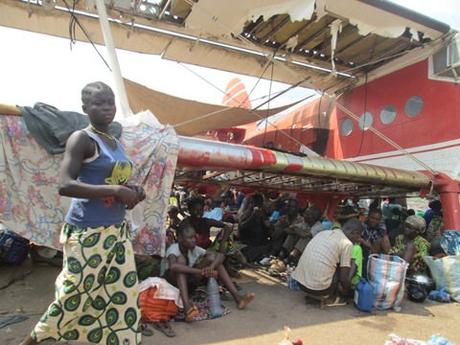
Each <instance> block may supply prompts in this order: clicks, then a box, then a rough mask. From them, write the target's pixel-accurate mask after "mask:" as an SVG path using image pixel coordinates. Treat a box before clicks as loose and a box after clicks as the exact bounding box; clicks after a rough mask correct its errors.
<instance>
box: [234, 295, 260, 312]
mask: <svg viewBox="0 0 460 345" xmlns="http://www.w3.org/2000/svg"><path fill="white" fill-rule="evenodd" d="M254 298H256V295H255V294H254V293H248V294H246V295H244V296H243V298H241V300H240V301H239V302H238V309H240V310H241V309H244V308H246V307H247V305H248V304H249V303H251V302H252V301H253V300H254Z"/></svg>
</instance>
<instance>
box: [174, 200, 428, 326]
mask: <svg viewBox="0 0 460 345" xmlns="http://www.w3.org/2000/svg"><path fill="white" fill-rule="evenodd" d="M224 204H225V203H224V202H220V201H219V202H217V203H213V202H210V201H207V200H205V199H203V198H201V197H200V196H192V197H191V198H189V199H188V201H187V208H188V214H186V213H185V212H183V211H182V210H181V208H180V207H177V206H172V207H170V211H169V230H168V231H169V233H170V236H169V240H168V244H169V247H168V249H167V252H166V259H167V261H168V264H167V271H166V277H167V279H168V280H169V281H170V282H171V283H173V284H174V285H176V286H177V287H178V288H179V290H180V293H181V296H182V298H183V301H184V305H185V309H186V312H187V316H188V317H189V318H190V319H191V318H192V317H193V313H194V306H193V305H191V303H190V302H189V293H188V290H189V288H190V287H191V286H196V285H197V284H198V283H199V280H200V278H207V277H218V278H219V281H220V282H221V284H222V285H224V286H225V288H226V289H227V290H228V291H229V292H230V293H231V295H232V296H233V298H234V300H235V302H236V303H237V305H238V307H239V308H244V307H246V305H247V304H248V303H250V302H251V301H252V300H253V299H254V297H255V296H254V295H253V294H250V293H249V294H246V295H240V294H239V293H238V290H237V289H236V287H235V285H234V283H233V282H232V280H231V278H230V275H229V273H231V272H230V271H228V269H230V268H229V267H228V266H227V265H226V258H227V256H228V255H230V254H231V253H232V252H233V250H234V249H235V248H237V251H239V250H240V249H241V252H242V253H243V254H244V261H245V262H256V263H258V262H260V263H263V262H264V261H265V262H267V261H269V260H270V259H268V258H277V260H281V261H283V262H284V263H285V264H287V265H291V266H293V267H294V266H296V268H295V270H294V272H293V273H292V277H293V278H294V279H295V280H297V281H298V282H299V283H300V287H301V288H302V289H303V290H304V291H305V292H307V294H309V295H313V296H334V295H336V294H337V293H339V292H340V294H343V295H344V296H347V295H349V294H350V292H351V291H352V288H353V285H355V284H356V283H357V282H359V279H360V277H362V276H364V277H365V276H366V267H367V260H368V257H369V255H370V254H375V253H377V254H378V253H384V254H392V255H398V256H400V257H401V258H403V259H404V260H405V261H406V262H408V263H409V268H408V274H413V273H418V272H424V271H425V270H426V266H425V263H424V261H423V259H422V257H423V256H425V255H429V253H430V247H431V242H433V241H436V239H434V238H428V239H427V238H426V237H427V232H426V231H425V230H426V229H427V224H426V221H425V219H424V218H423V217H421V216H417V215H414V214H412V215H409V216H407V215H406V217H404V219H403V221H401V222H400V224H399V225H398V227H397V228H396V230H395V229H392V234H393V235H392V236H389V231H387V229H386V226H385V219H384V217H383V213H382V209H381V208H380V207H379V206H380V205H378V204H377V206H376V205H375V204H374V205H371V208H370V209H369V211H368V214H367V217H366V218H365V219H362V217H361V215H360V214H359V212H358V211H357V210H356V208H355V207H353V206H350V205H345V206H343V207H340V209H339V211H338V212H337V213H336V216H335V219H334V220H333V221H329V220H326V219H324V217H323V210H321V209H320V208H318V207H317V206H315V205H310V206H308V207H306V208H305V209H304V210H303V211H302V210H301V209H300V207H299V202H298V201H297V200H296V199H294V198H289V197H288V196H284V197H279V198H278V199H276V200H269V199H268V198H267V197H264V196H263V195H262V194H259V193H255V194H252V195H250V196H246V197H245V198H244V200H242V202H241V207H240V208H239V209H238V211H237V212H235V213H233V214H231V217H228V215H227V220H230V221H233V223H230V222H223V221H222V219H223V218H224V217H226V215H225V214H226V211H228V210H225V206H224ZM387 204H388V203H387ZM387 204H385V205H384V208H385V206H386V205H387ZM213 205H214V208H213ZM215 208H220V209H221V210H219V212H215V211H214V209H215ZM227 213H228V212H227ZM180 216H181V217H182V219H180ZM232 217H233V218H232ZM211 228H218V229H220V231H219V232H218V233H217V235H216V237H215V238H214V240H212V237H211ZM395 231H396V232H395ZM175 241H177V242H175ZM430 241H431V242H430Z"/></svg>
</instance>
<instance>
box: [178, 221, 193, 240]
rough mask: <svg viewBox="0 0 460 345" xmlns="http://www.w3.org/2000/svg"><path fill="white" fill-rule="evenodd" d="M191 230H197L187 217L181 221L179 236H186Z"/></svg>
mask: <svg viewBox="0 0 460 345" xmlns="http://www.w3.org/2000/svg"><path fill="white" fill-rule="evenodd" d="M191 231H195V228H194V227H193V225H192V224H190V222H189V221H188V220H187V219H185V220H183V221H182V222H180V224H179V227H178V228H177V236H178V237H179V236H184V235H185V234H187V233H189V232H191Z"/></svg>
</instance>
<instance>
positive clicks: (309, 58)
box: [0, 0, 450, 92]
mask: <svg viewBox="0 0 460 345" xmlns="http://www.w3.org/2000/svg"><path fill="white" fill-rule="evenodd" d="M106 3H107V5H108V7H109V9H111V10H110V11H109V16H110V19H111V22H112V23H113V24H114V25H113V27H112V30H113V34H114V39H115V44H116V46H117V47H119V48H123V49H127V50H132V51H138V52H143V53H152V54H161V56H162V57H163V58H164V59H170V60H175V61H182V62H186V63H191V64H195V65H200V66H205V67H210V68H216V69H219V70H225V71H229V72H236V73H241V74H246V75H250V76H256V77H260V76H262V77H264V78H269V77H271V75H270V73H271V72H270V73H269V72H266V73H265V74H263V72H264V71H266V68H265V67H266V66H267V64H268V63H271V62H273V63H274V68H273V76H272V77H273V80H276V81H281V82H285V83H288V84H298V85H300V86H304V87H311V88H316V89H321V90H325V91H329V92H331V91H332V92H334V91H337V90H340V89H342V88H344V87H348V86H351V85H353V84H356V83H357V82H358V81H359V80H360V78H362V77H363V75H364V74H366V73H369V72H370V71H373V70H375V69H377V68H379V67H381V66H382V65H385V64H389V63H391V61H392V60H393V59H395V58H398V57H401V56H403V55H405V54H407V53H409V52H411V51H414V50H416V49H421V48H422V47H424V46H426V45H431V44H434V43H435V42H437V41H439V40H440V39H442V38H443V37H444V36H445V35H447V34H448V33H449V31H450V28H449V26H447V25H445V24H443V23H440V22H438V21H435V20H433V19H430V18H428V17H425V16H423V15H420V14H418V13H416V12H413V11H410V10H408V9H406V8H403V7H400V6H398V5H395V4H393V3H389V2H386V1H382V0H360V1H359V0H252V1H247V0H232V1H224V0H199V1H197V0H137V1H131V0H110V1H106ZM21 9H22V10H27V12H28V15H25V14H24V13H22V14H21V13H20V12H19V11H20V10H21ZM96 13H97V11H96V9H95V6H94V1H93V0H88V1H76V2H75V3H73V4H72V2H71V1H70V4H69V1H67V2H64V1H62V0H57V1H56V2H53V1H43V4H42V1H39V0H37V1H36V4H35V5H31V3H30V2H28V3H27V4H26V3H25V2H24V1H21V0H6V1H4V2H2V4H0V25H6V26H12V27H18V28H22V29H26V30H31V31H35V32H42V33H49V34H54V35H57V36H61V37H67V36H68V31H69V20H70V17H71V15H72V16H75V17H77V18H78V19H79V21H80V23H81V26H82V27H83V28H85V31H86V32H87V34H88V36H89V38H90V39H91V41H93V42H96V43H103V40H102V35H101V33H100V30H99V27H98V23H97V15H96ZM80 31H81V30H77V32H76V38H77V39H81V40H88V38H87V37H85V35H84V34H83V33H82V32H80Z"/></svg>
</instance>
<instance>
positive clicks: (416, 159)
mask: <svg viewBox="0 0 460 345" xmlns="http://www.w3.org/2000/svg"><path fill="white" fill-rule="evenodd" d="M336 105H337V108H339V109H340V110H342V111H343V112H344V113H345V114H347V115H348V116H349V117H351V118H352V119H354V120H355V121H357V122H358V123H359V117H358V116H357V115H356V114H355V113H353V112H352V111H351V110H349V109H347V108H346V107H345V106H344V105H342V104H341V103H339V102H337V101H336ZM369 130H370V131H371V132H372V133H374V134H375V135H377V136H378V137H379V138H381V139H382V140H384V141H385V142H386V143H388V144H390V145H391V146H393V147H394V148H396V149H397V150H399V151H402V152H403V153H404V154H405V155H406V156H408V157H409V158H411V159H412V160H414V161H415V162H416V163H418V164H419V165H420V166H422V167H423V168H424V169H426V170H428V171H430V172H431V173H432V174H433V175H436V171H435V170H433V169H432V168H431V167H430V166H429V165H427V164H426V163H425V162H423V161H421V160H420V159H418V158H417V157H415V156H414V155H413V154H412V153H410V152H409V151H407V150H406V149H405V148H403V147H402V146H400V145H399V144H398V143H396V142H395V141H393V140H392V139H390V138H388V137H387V136H386V135H385V134H383V133H382V132H380V131H379V130H377V129H375V128H374V127H372V126H370V127H369Z"/></svg>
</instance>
